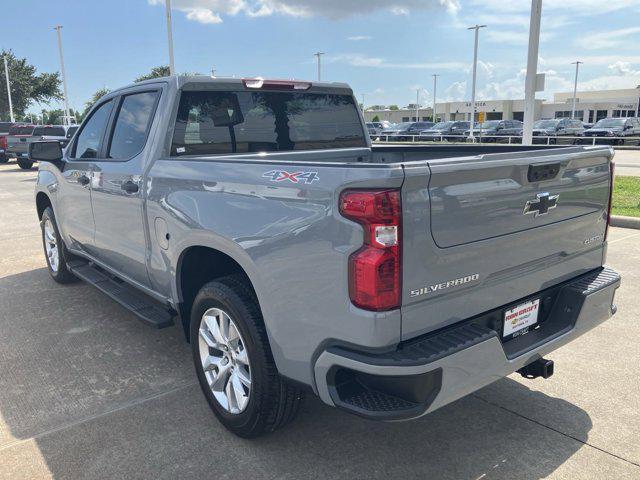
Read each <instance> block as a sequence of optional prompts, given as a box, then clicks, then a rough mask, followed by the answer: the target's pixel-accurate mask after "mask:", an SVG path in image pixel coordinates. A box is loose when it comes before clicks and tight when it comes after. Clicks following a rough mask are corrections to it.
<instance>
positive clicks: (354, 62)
mask: <svg viewBox="0 0 640 480" xmlns="http://www.w3.org/2000/svg"><path fill="white" fill-rule="evenodd" d="M325 58H326V60H325V61H326V62H327V63H347V64H349V65H351V66H354V67H372V68H404V69H417V70H465V69H468V65H467V63H465V62H455V61H451V62H390V61H388V60H386V59H384V58H382V57H369V56H367V55H363V54H360V53H341V54H336V55H327V56H326V57H325ZM478 63H480V62H478ZM488 65H491V64H488Z"/></svg>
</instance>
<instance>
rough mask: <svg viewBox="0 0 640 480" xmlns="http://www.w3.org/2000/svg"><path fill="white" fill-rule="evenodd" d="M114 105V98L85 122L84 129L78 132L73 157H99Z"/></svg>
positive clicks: (101, 106)
mask: <svg viewBox="0 0 640 480" xmlns="http://www.w3.org/2000/svg"><path fill="white" fill-rule="evenodd" d="M112 107H113V100H109V101H108V102H105V103H103V104H102V105H100V106H99V107H98V109H97V110H95V111H94V112H93V113H92V114H91V117H89V120H87V122H86V123H85V124H84V126H83V127H82V130H81V131H80V133H79V134H78V140H77V141H76V144H75V147H74V149H73V157H72V158H78V159H93V158H98V153H99V152H100V147H101V145H102V138H103V137H104V133H105V130H106V129H107V123H108V121H109V116H110V115H111V109H112Z"/></svg>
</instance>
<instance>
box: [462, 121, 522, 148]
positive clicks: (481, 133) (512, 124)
mask: <svg viewBox="0 0 640 480" xmlns="http://www.w3.org/2000/svg"><path fill="white" fill-rule="evenodd" d="M470 134H471V131H470V130H467V131H466V132H465V136H466V137H469V135H470ZM473 135H474V137H476V138H477V139H478V140H479V141H481V142H494V143H495V142H498V141H501V140H502V139H500V138H498V137H507V136H512V137H518V136H522V122H521V121H520V120H487V121H485V122H482V123H480V124H478V125H477V126H476V127H474V130H473Z"/></svg>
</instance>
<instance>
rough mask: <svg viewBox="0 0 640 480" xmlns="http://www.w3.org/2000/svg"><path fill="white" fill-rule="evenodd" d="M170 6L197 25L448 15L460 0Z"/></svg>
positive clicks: (183, 2)
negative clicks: (238, 19)
mask: <svg viewBox="0 0 640 480" xmlns="http://www.w3.org/2000/svg"><path fill="white" fill-rule="evenodd" d="M147 1H148V2H149V4H151V5H164V1H163V0H147ZM172 6H173V8H174V9H176V10H179V11H182V12H184V13H185V14H186V16H187V18H188V19H189V20H194V21H197V22H200V23H220V22H222V20H223V16H224V15H230V16H234V15H238V14H240V13H242V14H245V15H247V16H250V17H265V16H269V15H274V14H281V15H288V16H293V17H314V16H323V17H328V18H331V19H341V18H346V17H350V16H354V15H365V14H369V13H372V12H374V11H388V12H391V13H393V14H395V15H408V14H410V13H411V12H413V11H418V10H429V9H434V8H436V9H437V8H440V9H445V10H447V11H448V12H450V13H456V12H458V11H459V10H460V4H459V0H368V1H366V2H364V1H361V0H174V1H173V2H172Z"/></svg>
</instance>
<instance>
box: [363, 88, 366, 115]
mask: <svg viewBox="0 0 640 480" xmlns="http://www.w3.org/2000/svg"><path fill="white" fill-rule="evenodd" d="M365 95H366V93H363V94H362V113H363V114H364V96H365Z"/></svg>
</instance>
